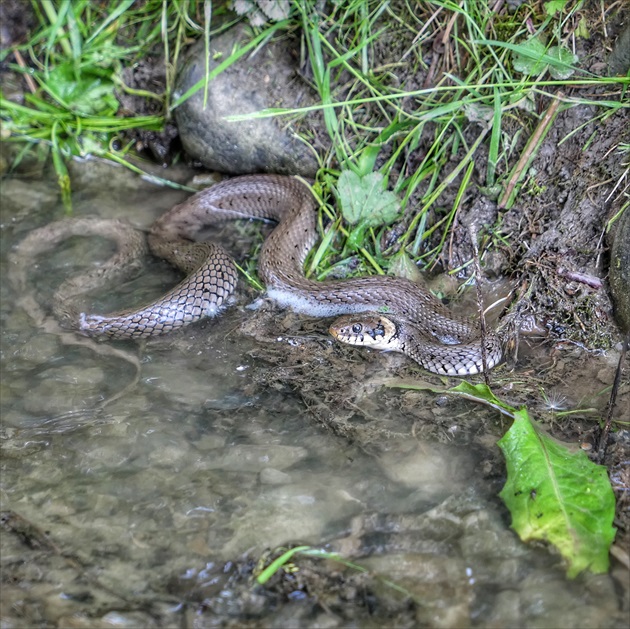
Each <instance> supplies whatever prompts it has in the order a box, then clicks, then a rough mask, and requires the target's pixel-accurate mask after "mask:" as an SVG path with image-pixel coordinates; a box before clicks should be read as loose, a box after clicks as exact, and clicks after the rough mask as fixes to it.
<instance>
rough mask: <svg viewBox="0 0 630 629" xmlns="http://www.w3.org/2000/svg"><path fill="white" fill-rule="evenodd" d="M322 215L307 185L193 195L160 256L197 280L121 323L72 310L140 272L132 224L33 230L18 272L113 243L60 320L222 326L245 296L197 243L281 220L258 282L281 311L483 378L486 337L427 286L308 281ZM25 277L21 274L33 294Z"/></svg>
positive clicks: (226, 184) (260, 183)
mask: <svg viewBox="0 0 630 629" xmlns="http://www.w3.org/2000/svg"><path fill="white" fill-rule="evenodd" d="M316 209H317V204H316V200H315V198H314V196H313V194H312V193H311V191H310V189H309V188H308V186H307V185H305V184H304V183H302V182H301V181H299V180H298V179H295V178H292V177H287V176H281V175H251V176H243V177H235V178H233V179H229V180H226V181H223V182H221V183H218V184H215V185H214V186H212V187H210V188H208V189H206V190H203V191H201V192H199V193H197V194H195V195H193V196H192V197H190V198H189V199H188V200H187V201H185V202H184V203H182V204H180V205H177V206H175V207H173V208H172V209H171V210H169V211H168V212H166V213H165V214H164V215H163V216H161V217H160V218H159V219H158V220H157V221H156V222H155V223H154V224H153V226H152V227H151V230H150V233H149V236H148V244H149V247H150V249H151V251H152V253H153V254H155V255H156V256H159V257H161V258H164V259H166V260H168V261H169V262H170V263H171V264H173V265H174V266H176V267H177V268H179V269H180V270H181V271H182V272H183V273H185V274H186V277H185V279H184V280H183V281H182V282H180V283H179V284H178V285H177V286H176V287H175V288H173V289H172V290H171V291H169V292H168V293H167V294H166V295H164V296H163V297H162V298H160V299H158V300H157V301H155V302H153V303H150V304H148V305H146V306H144V307H141V308H137V309H132V310H125V311H122V312H117V313H113V314H109V315H95V314H86V313H79V312H76V311H75V310H74V308H73V306H72V302H73V300H74V298H75V297H76V296H77V295H79V294H80V293H82V292H85V291H86V290H88V289H94V288H95V287H96V286H97V285H100V284H101V283H102V282H109V283H111V282H113V281H120V280H121V277H123V276H126V275H128V273H130V272H132V271H134V270H135V268H134V267H137V265H138V264H139V263H138V260H139V259H140V258H141V257H142V256H143V255H144V253H145V245H144V239H143V237H142V236H141V235H139V234H138V233H136V232H135V231H134V230H133V229H132V228H131V226H130V225H128V224H126V223H124V222H122V221H111V220H104V219H98V218H94V219H90V218H83V219H82V218H78V219H66V220H63V221H59V222H57V223H53V224H51V225H48V226H45V227H42V228H39V229H37V230H34V231H33V232H31V233H30V234H29V235H28V236H27V237H26V238H25V239H24V240H23V241H22V242H21V243H20V244H19V245H18V247H17V248H16V251H15V252H14V253H13V256H12V263H13V265H14V266H15V265H18V266H19V265H23V266H24V265H25V261H28V260H29V259H30V260H32V258H33V256H34V255H37V254H41V253H42V252H45V251H47V250H50V249H52V248H53V247H54V246H56V244H57V243H58V242H60V241H61V240H62V239H63V238H65V237H69V236H71V235H77V234H96V235H103V236H105V237H108V238H113V239H114V240H116V242H117V244H118V248H119V250H118V253H117V254H116V256H114V257H113V258H112V259H110V260H109V261H108V262H107V263H105V264H103V265H102V266H100V267H98V268H97V269H95V270H93V271H91V272H90V273H88V274H87V275H82V276H79V277H77V278H72V279H70V280H67V281H66V282H64V283H63V284H62V285H61V287H60V288H59V290H58V291H57V293H56V295H55V297H54V312H55V315H56V316H57V317H58V318H60V319H61V320H62V321H65V323H66V324H67V325H69V326H71V327H73V328H74V329H76V330H78V331H80V332H82V333H83V334H86V335H88V336H96V337H109V338H112V339H125V338H132V339H138V338H146V337H150V336H155V335H159V334H164V333H167V332H170V331H172V330H175V329H177V328H180V327H182V326H185V325H188V324H189V323H192V322H194V321H198V320H199V319H201V318H203V317H212V316H215V315H216V314H217V313H218V312H220V310H221V309H222V307H224V305H225V304H226V300H227V298H228V297H229V296H230V294H231V293H232V292H233V291H234V288H235V286H236V282H237V271H236V267H235V265H234V262H233V261H232V259H231V257H230V256H229V255H228V254H227V253H226V252H225V251H224V249H223V248H222V247H220V246H219V245H217V244H214V243H207V242H196V241H195V238H196V237H197V235H198V234H199V232H200V231H201V230H202V229H204V228H206V227H208V226H211V225H217V224H220V223H222V222H225V221H228V220H234V219H252V218H254V219H263V220H272V221H276V222H277V223H278V225H277V227H276V228H275V229H274V230H273V231H272V233H271V234H270V235H269V236H268V237H267V239H266V240H265V242H264V244H263V246H262V249H261V253H260V258H259V263H258V273H259V275H260V278H261V279H262V280H263V282H264V283H265V285H266V287H267V295H268V296H269V297H270V298H271V299H273V300H274V301H276V302H277V303H278V304H279V305H281V306H285V307H289V308H291V309H293V310H294V311H296V312H299V313H304V314H308V315H311V316H316V317H331V316H336V315H346V317H342V319H340V320H339V321H337V322H335V323H333V325H332V326H331V333H332V334H333V336H335V338H337V339H338V340H340V341H342V342H346V343H351V344H355V345H369V346H372V347H377V348H380V349H391V350H394V351H400V352H404V353H405V354H407V355H409V356H410V357H411V358H413V359H414V360H416V361H417V362H418V363H419V364H420V365H422V366H423V367H424V368H425V369H427V370H429V371H432V372H434V373H439V374H447V375H459V376H462V375H468V374H474V373H479V372H481V371H482V370H483V368H484V361H483V357H482V354H483V352H482V348H481V337H480V335H479V333H478V330H477V328H476V327H475V326H473V325H471V324H470V323H468V322H467V321H464V320H462V319H458V318H456V317H454V316H453V315H452V314H451V313H450V312H449V311H448V310H447V309H446V308H445V307H444V306H443V305H442V304H441V303H440V302H439V301H438V300H437V299H436V298H435V297H434V296H433V295H431V293H429V292H428V291H426V290H425V289H423V288H421V287H420V286H418V285H417V284H415V283H413V282H411V281H409V280H406V279H403V278H396V277H383V276H372V277H359V278H352V279H345V280H330V281H324V282H317V281H312V280H309V279H307V278H306V277H305V275H304V271H303V266H304V261H305V259H306V256H307V254H308V252H309V251H310V249H311V248H312V247H313V245H314V244H315V242H316V240H317V229H316V216H317V212H316ZM25 273H26V271H20V272H18V274H17V275H18V278H19V281H18V284H19V285H20V289H21V290H23V289H24V285H25ZM362 313H365V314H362ZM348 316H349V318H348ZM501 356H502V351H501V345H500V342H499V340H498V338H497V337H496V336H495V335H494V334H488V335H486V337H485V366H486V367H487V368H488V369H490V368H492V367H494V366H495V365H496V364H497V363H498V362H500V360H501Z"/></svg>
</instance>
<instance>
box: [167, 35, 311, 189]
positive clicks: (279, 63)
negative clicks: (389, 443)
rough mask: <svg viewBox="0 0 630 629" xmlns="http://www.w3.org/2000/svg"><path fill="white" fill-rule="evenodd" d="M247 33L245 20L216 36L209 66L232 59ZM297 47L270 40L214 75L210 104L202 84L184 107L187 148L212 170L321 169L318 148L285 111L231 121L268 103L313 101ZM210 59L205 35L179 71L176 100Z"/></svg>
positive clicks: (179, 112)
mask: <svg viewBox="0 0 630 629" xmlns="http://www.w3.org/2000/svg"><path fill="white" fill-rule="evenodd" d="M244 35H245V31H244V28H243V27H242V26H240V25H238V26H236V27H234V28H231V29H230V30H228V31H226V32H225V33H223V34H222V35H220V36H219V37H216V38H214V39H212V41H211V43H210V46H211V57H210V62H209V63H210V70H212V69H213V68H215V67H216V66H217V65H218V63H219V62H221V61H224V60H225V59H227V58H228V57H229V55H230V53H231V52H232V50H234V47H235V45H236V44H237V43H239V42H242V41H243V40H244ZM292 52H293V51H292V44H291V43H290V42H287V40H285V41H283V42H279V43H270V44H266V45H265V46H263V47H262V48H260V49H258V50H257V51H256V53H255V54H254V55H253V56H252V55H245V56H244V57H242V58H241V59H240V60H239V61H238V62H237V63H235V64H233V65H232V66H230V67H229V68H228V69H227V70H225V71H223V72H222V73H221V74H219V75H218V76H217V77H216V78H215V79H214V80H213V81H211V83H210V84H209V87H208V100H207V107H206V108H204V106H203V104H204V90H203V89H202V90H199V91H198V92H197V93H196V94H195V95H194V96H192V97H191V98H189V99H188V100H187V101H186V102H185V103H183V104H182V105H180V106H179V107H178V108H177V109H176V110H175V118H176V120H177V125H178V127H179V133H180V136H181V140H182V144H183V146H184V148H185V150H186V151H187V152H188V154H189V155H191V156H192V157H194V158H196V159H198V160H200V161H201V162H202V163H203V164H204V165H205V166H206V167H208V168H210V169H213V170H218V171H221V172H225V173H230V174H246V173H257V172H269V173H280V174H294V175H303V176H306V177H312V176H314V175H315V173H316V171H317V168H318V163H317V159H316V157H315V154H314V152H313V150H312V149H311V148H310V147H309V146H308V145H307V144H305V143H304V142H303V141H301V140H300V139H299V138H298V137H297V134H296V133H295V130H294V129H293V128H292V127H293V125H292V124H287V118H286V117H282V118H262V119H258V120H248V121H245V122H228V121H226V120H225V117H226V116H229V115H234V114H247V113H252V112H256V111H260V110H262V109H266V108H269V107H289V108H293V107H303V106H306V105H310V104H312V103H313V102H314V96H313V94H312V91H311V90H310V88H308V87H307V86H306V84H305V83H303V82H302V81H301V80H300V79H299V77H298V76H297V74H296V62H295V60H296V59H297V58H298V57H297V55H293V54H292ZM204 58H205V55H204V42H203V41H199V42H198V43H197V44H195V46H193V47H192V49H191V50H190V52H189V54H188V56H187V61H186V62H185V63H184V65H183V66H182V67H181V68H180V70H179V73H178V78H177V82H176V88H175V92H174V97H175V99H177V98H178V97H179V96H181V95H182V94H184V93H185V92H186V91H187V90H188V89H189V88H191V87H192V86H193V85H195V84H196V83H197V82H198V81H199V80H201V79H202V78H203V76H204V70H205V63H204ZM215 59H217V61H215ZM309 118H311V119H312V118H313V116H309Z"/></svg>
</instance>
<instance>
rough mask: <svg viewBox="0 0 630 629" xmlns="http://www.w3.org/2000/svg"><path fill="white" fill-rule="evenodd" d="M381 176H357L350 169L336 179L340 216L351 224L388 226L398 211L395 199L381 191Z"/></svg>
mask: <svg viewBox="0 0 630 629" xmlns="http://www.w3.org/2000/svg"><path fill="white" fill-rule="evenodd" d="M383 179H384V178H383V175H382V174H381V173H377V172H373V173H368V174H367V175H364V176H363V177H360V176H359V175H357V174H356V173H354V172H352V171H351V170H344V171H343V172H342V173H341V175H340V176H339V182H338V184H337V191H338V194H339V203H340V205H341V212H342V214H343V217H344V218H345V219H346V221H348V223H350V224H351V225H357V224H358V223H365V224H366V225H367V226H368V227H379V226H380V225H388V224H389V223H391V222H392V221H394V220H395V219H396V217H397V216H398V212H399V211H400V201H399V200H398V197H397V196H396V195H395V194H394V193H393V192H389V191H388V190H384V189H383Z"/></svg>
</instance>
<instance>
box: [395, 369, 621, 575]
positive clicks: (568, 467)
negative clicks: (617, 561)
mask: <svg viewBox="0 0 630 629" xmlns="http://www.w3.org/2000/svg"><path fill="white" fill-rule="evenodd" d="M387 386H391V387H398V388H402V389H412V390H417V391H421V390H429V391H434V392H436V393H449V394H451V395H456V396H459V397H462V398H464V399H468V400H474V401H476V402H480V403H482V404H486V405H488V406H491V407H492V408H495V409H497V410H498V411H500V412H502V413H504V414H505V415H508V416H509V417H512V418H513V420H514V423H513V424H512V427H511V428H510V429H509V430H508V432H507V433H506V434H505V435H504V437H503V438H502V439H501V440H500V441H499V442H498V445H499V447H500V448H501V450H502V451H503V454H504V456H505V462H506V467H507V481H506V483H505V486H504V488H503V490H502V491H501V493H500V496H501V499H502V500H503V502H505V504H506V506H507V508H508V509H509V510H510V513H511V515H512V528H513V529H514V530H515V531H516V532H517V534H518V535H519V537H520V538H521V540H523V541H524V542H527V541H530V540H534V539H536V540H544V541H547V542H549V543H550V544H553V545H554V546H555V547H556V548H557V549H558V551H559V552H560V554H561V555H562V556H563V557H564V558H565V560H566V561H567V576H568V577H569V578H574V577H576V576H577V575H578V574H580V572H582V571H584V570H591V571H592V572H595V573H601V572H606V571H607V570H608V552H609V549H610V546H611V545H612V543H613V540H614V538H615V528H614V527H613V526H612V522H613V518H614V516H615V496H614V494H613V490H612V487H611V486H610V480H609V479H608V472H607V470H606V468H605V467H603V466H602V465H596V464H595V463H593V462H592V461H590V460H589V458H588V457H587V456H586V454H585V453H584V452H582V451H578V452H571V451H570V450H569V449H568V448H567V447H566V446H564V445H562V444H560V443H557V442H556V441H554V440H553V439H552V438H551V437H549V436H547V435H545V434H544V433H543V432H541V431H540V430H539V429H537V428H536V426H535V425H534V423H533V422H532V421H531V419H530V418H529V415H528V414H527V411H526V410H525V409H521V410H517V409H515V408H513V407H512V406H509V405H508V404H506V403H505V402H502V401H501V400H499V399H498V398H497V397H496V396H495V395H494V394H493V393H492V391H491V390H490V389H489V388H488V387H487V386H486V385H485V384H477V385H473V384H470V383H468V382H461V383H460V384H458V385H457V386H456V387H454V388H451V389H445V388H443V387H436V386H434V385H432V384H428V383H407V382H401V381H393V382H390V383H387Z"/></svg>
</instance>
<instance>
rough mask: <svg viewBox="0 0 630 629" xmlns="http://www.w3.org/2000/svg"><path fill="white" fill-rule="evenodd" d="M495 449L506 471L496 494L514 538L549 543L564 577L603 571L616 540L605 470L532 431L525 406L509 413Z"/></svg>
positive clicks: (610, 493) (608, 483)
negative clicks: (563, 563) (508, 516)
mask: <svg viewBox="0 0 630 629" xmlns="http://www.w3.org/2000/svg"><path fill="white" fill-rule="evenodd" d="M499 447H500V448H501V450H502V451H503V454H504V455H505V462H506V465H507V473H508V474H507V481H506V483H505V487H504V488H503V490H502V491H501V493H500V496H501V498H502V499H503V501H504V502H505V504H506V506H507V507H508V509H509V510H510V513H511V514H512V528H513V529H514V530H515V531H516V532H517V533H518V535H519V537H520V538H521V539H522V540H523V541H525V542H527V541H530V540H535V539H536V540H545V541H548V542H550V543H551V544H553V545H554V546H555V547H556V548H557V549H558V550H559V551H560V553H561V554H562V556H563V557H564V558H565V560H566V561H567V563H568V568H567V576H568V577H569V578H574V577H576V576H577V575H578V574H579V573H580V572H582V571H584V570H587V569H588V570H591V571H592V572H595V573H599V572H606V571H607V570H608V550H609V548H610V546H611V544H612V542H613V540H614V538H615V529H614V527H613V526H612V521H613V518H614V515H615V497H614V494H613V491H612V488H611V486H610V481H609V479H608V473H607V470H606V468H605V467H604V466H601V465H596V464H595V463H593V462H592V461H590V460H589V458H588V457H587V456H586V454H585V453H584V452H582V451H578V452H570V451H569V450H568V449H567V448H566V447H565V446H563V445H561V444H559V443H557V442H556V441H554V440H553V439H551V438H550V437H548V436H547V435H545V434H543V433H542V432H540V431H538V430H536V428H535V427H534V424H533V423H532V421H531V420H530V418H529V416H528V414H527V411H525V410H524V409H523V410H520V411H516V413H515V414H514V423H513V424H512V427H511V428H510V430H509V431H508V432H507V433H506V434H505V436H504V437H503V438H502V439H501V440H500V441H499Z"/></svg>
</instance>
